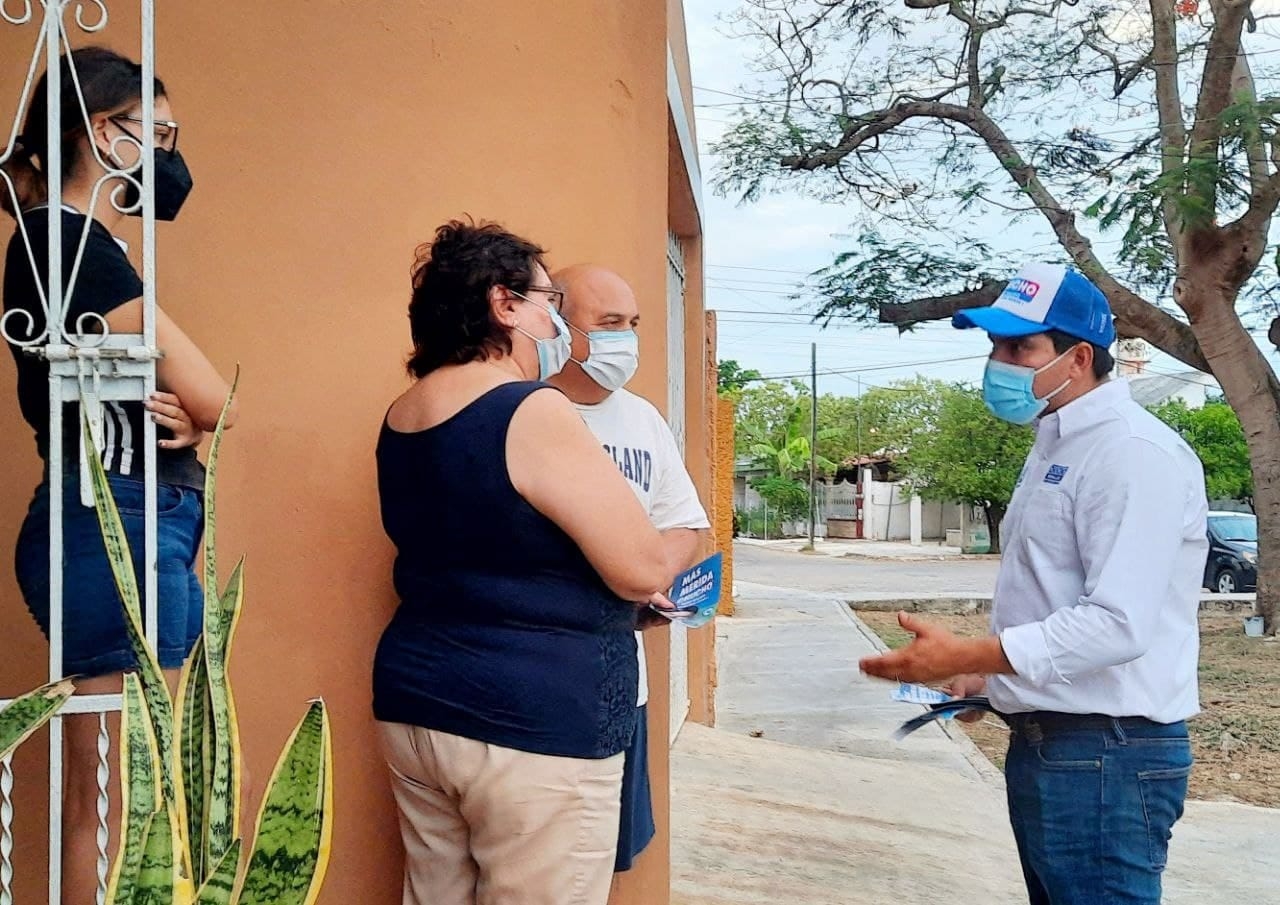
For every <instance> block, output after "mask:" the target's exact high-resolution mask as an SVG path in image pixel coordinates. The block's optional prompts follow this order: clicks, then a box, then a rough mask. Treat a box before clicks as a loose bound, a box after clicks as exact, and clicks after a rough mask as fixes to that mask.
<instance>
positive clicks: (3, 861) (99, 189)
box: [0, 0, 159, 905]
mask: <svg viewBox="0 0 1280 905" xmlns="http://www.w3.org/2000/svg"><path fill="white" fill-rule="evenodd" d="M135 4H136V5H135ZM122 5H125V4H122ZM127 5H128V6H130V7H132V8H133V10H134V12H135V13H137V12H140V13H141V25H142V30H141V46H140V47H139V49H138V53H137V56H138V57H140V58H141V63H142V111H143V113H142V119H143V122H142V141H141V143H139V142H136V141H133V140H132V138H122V139H118V140H117V141H118V142H121V143H123V142H131V143H133V144H135V145H136V146H137V149H138V152H139V155H140V157H141V160H142V170H141V173H140V174H139V173H136V172H135V173H129V172H126V171H124V170H121V169H116V168H115V165H114V164H113V163H112V162H111V161H110V159H103V158H102V157H101V156H99V158H98V162H99V163H101V164H102V166H103V168H104V170H105V171H106V172H105V173H104V175H103V176H102V177H101V178H100V179H99V180H98V181H97V182H96V183H95V185H94V192H93V196H92V197H93V202H94V203H95V204H96V202H97V199H98V198H99V197H100V195H101V194H102V193H103V192H108V193H110V195H109V197H110V198H111V203H112V204H113V205H114V206H115V207H116V209H117V210H119V211H120V212H122V213H130V212H138V211H140V212H141V214H142V237H143V238H142V278H143V285H144V287H145V289H144V293H143V333H142V334H140V335H111V334H110V332H109V330H108V328H107V325H106V323H105V321H104V320H103V319H102V318H101V317H100V316H98V315H92V316H85V317H83V318H80V319H78V321H77V322H76V323H67V322H66V312H67V310H68V300H69V298H70V295H71V292H72V290H73V289H74V281H75V280H77V279H79V278H80V277H79V276H78V274H79V258H80V256H81V255H82V254H83V251H84V242H85V236H86V235H87V229H86V232H85V233H84V234H82V235H81V236H80V240H79V243H78V245H77V246H76V258H77V260H76V261H75V262H74V266H73V267H72V268H71V274H72V276H71V280H69V281H66V283H65V284H64V280H63V270H64V266H65V264H64V261H63V255H62V252H63V235H62V231H63V221H62V217H60V216H50V217H49V218H48V219H49V235H48V242H49V245H48V248H49V252H48V261H47V267H48V269H47V273H48V281H47V284H46V285H45V292H44V296H43V297H42V298H41V305H42V307H43V309H44V323H43V324H41V323H36V322H33V320H32V319H30V318H26V317H15V316H13V315H19V314H21V312H19V311H13V312H10V313H9V314H6V315H5V316H4V318H3V319H0V334H2V335H3V336H4V338H5V340H6V341H7V342H9V343H12V344H13V345H16V346H18V347H20V348H21V349H22V350H23V352H24V354H28V355H34V356H37V357H39V358H42V359H44V360H45V361H47V362H49V485H50V487H49V490H50V500H51V505H50V515H49V529H50V562H49V566H50V575H49V579H50V580H49V586H50V587H49V597H50V599H49V623H50V629H49V634H50V639H49V679H50V681H53V680H57V679H61V678H62V677H63V663H62V628H63V606H62V604H63V587H62V555H63V543H62V541H63V535H62V521H63V518H62V514H63V507H64V506H79V505H83V502H82V501H81V500H79V499H70V500H64V499H63V492H62V491H63V452H64V451H63V421H64V413H63V406H64V404H65V403H71V402H77V401H79V400H80V399H81V398H84V399H86V400H87V401H88V405H87V409H88V412H89V415H90V420H91V421H93V420H94V418H95V416H96V415H97V412H98V408H99V406H100V405H101V404H102V403H104V402H123V401H135V402H141V401H142V400H144V399H146V398H147V397H148V396H149V395H151V393H153V392H154V391H155V387H156V359H157V358H158V357H159V351H158V350H157V348H156V335H155V329H156V318H155V305H156V299H155V285H156V281H155V202H154V192H153V188H152V187H153V186H154V184H155V158H154V143H155V110H154V100H155V98H154V87H155V32H154V23H155V14H154V0H129V2H128V4H127ZM108 18H109V16H108V11H107V3H106V0H39V2H35V0H16V2H12V0H4V2H0V27H9V28H17V29H19V30H22V31H24V32H25V33H27V34H29V35H30V37H31V39H32V45H33V50H32V52H31V56H30V58H29V59H28V60H23V61H12V60H5V61H4V62H5V64H10V65H11V64H12V63H15V62H25V63H26V64H27V75H26V80H25V82H24V84H23V88H22V94H21V96H20V97H19V100H18V104H17V108H16V112H15V114H14V120H13V123H12V125H11V126H10V128H9V131H8V135H7V141H6V142H5V144H4V145H3V146H0V163H4V162H5V161H7V160H9V159H10V158H11V157H12V156H13V154H14V153H15V149H16V145H17V138H18V134H19V130H20V128H21V127H22V122H23V118H24V117H25V115H26V111H27V109H28V108H29V106H30V103H31V99H32V95H33V92H34V88H35V84H36V80H37V77H38V74H39V72H40V70H41V69H42V68H43V69H45V70H46V71H47V73H48V76H47V78H48V89H49V98H50V101H51V102H50V103H48V104H47V107H48V119H47V123H46V129H47V132H46V135H47V149H48V152H47V158H48V159H47V160H43V161H42V164H43V165H44V169H45V170H46V172H47V174H48V177H49V186H48V206H49V209H50V211H52V212H58V211H60V210H61V209H62V184H61V179H60V175H59V174H60V173H61V171H62V160H61V158H62V154H61V149H62V143H61V139H62V136H63V135H64V134H65V133H66V132H67V131H68V130H69V129H71V128H73V126H75V125H78V124H72V123H64V122H62V120H61V106H62V105H61V103H59V102H57V101H58V99H59V98H61V96H62V94H63V93H64V92H68V91H74V92H75V93H76V95H77V96H78V97H79V100H80V109H81V110H82V111H84V109H85V106H84V96H83V93H82V92H81V89H80V81H79V78H78V75H77V73H76V72H75V69H74V66H72V68H71V70H70V74H71V76H72V78H71V84H63V81H64V80H63V78H62V72H61V68H60V62H61V56H62V54H63V53H64V52H69V51H70V49H71V46H72V35H76V36H77V40H76V43H82V42H81V41H80V40H79V36H81V35H86V34H97V33H101V32H104V31H105V30H106V28H107V24H108ZM85 122H86V125H87V117H86V118H85ZM0 138H3V136H0ZM96 153H97V151H96V149H95V154H96ZM139 175H140V176H141V180H139ZM130 184H132V185H133V186H135V187H136V188H137V189H138V192H139V196H140V197H139V200H138V201H137V202H136V203H135V204H134V205H133V206H132V207H127V206H125V205H124V203H123V198H124V196H125V193H124V192H122V191H120V189H121V188H122V187H124V186H126V185H130ZM0 192H5V193H7V194H8V196H9V197H10V198H11V199H12V200H13V201H14V206H15V207H17V195H16V191H15V188H14V186H13V183H12V180H11V179H10V178H9V177H8V175H7V174H4V173H3V171H0ZM19 233H20V234H21V235H22V236H23V237H24V241H26V245H27V257H28V260H29V261H30V263H31V265H32V266H33V267H34V266H35V264H36V262H35V259H34V257H33V254H32V252H31V244H30V240H29V236H28V234H27V232H26V227H25V225H24V221H23V218H22V217H21V216H20V217H19ZM36 282H37V285H39V283H40V280H39V276H38V275H37V279H36ZM76 417H79V415H78V414H77V415H76ZM144 425H145V434H144V444H143V446H144V449H145V453H144V457H143V461H144V469H143V475H144V480H145V487H146V490H145V513H146V516H145V519H146V531H145V542H144V547H145V558H146V559H145V562H146V567H145V569H144V572H143V581H144V588H145V594H146V600H147V602H148V605H147V607H146V618H145V632H146V636H147V639H148V641H149V642H150V643H151V645H152V646H153V647H154V646H155V644H156V606H155V605H154V604H155V600H156V584H157V573H156V461H155V459H156V456H155V452H156V434H155V424H154V423H153V422H152V421H151V419H150V418H147V419H144ZM75 433H76V434H78V433H79V432H78V431H76V432H75ZM72 435H73V436H74V435H75V434H72ZM94 454H96V451H94ZM84 456H85V450H84V448H83V442H82V444H81V450H80V456H79V460H80V462H81V463H82V464H83V463H84V462H85V461H86V460H85V458H84ZM86 483H87V482H86ZM3 703H5V702H0V704H3ZM119 709H120V695H118V694H112V695H76V696H75V697H73V698H72V699H71V700H70V701H69V702H68V703H67V705H66V707H65V708H64V709H63V711H62V713H63V714H64V715H69V714H97V715H98V766H97V782H98V807H97V819H98V834H97V843H98V865H97V870H98V892H97V901H98V903H101V902H102V901H103V898H104V896H105V893H106V881H107V870H108V864H107V848H108V843H109V838H110V832H111V831H112V827H111V826H110V825H109V823H108V819H107V818H108V813H107V808H108V798H107V787H108V783H109V782H110V781H111V771H110V762H111V760H112V759H113V757H112V755H111V752H110V739H109V736H108V733H107V714H108V713H110V712H112V711H118V710H119ZM49 726H50V728H49V776H48V791H49V799H48V800H49V818H50V819H49V868H48V870H49V902H50V905H60V903H61V901H62V890H61V873H62V835H61V827H62V788H63V757H62V753H63V735H64V733H63V723H62V716H57V717H55V718H54V719H53V720H52V721H51V722H50V724H49ZM34 778H35V777H31V778H30V779H31V780H33V779H34ZM17 779H18V780H19V781H30V780H24V778H23V777H17ZM14 781H15V777H14V775H13V767H12V762H11V759H10V760H6V761H5V762H4V763H3V764H0V905H13V888H12V881H13V875H14V868H15V865H14V864H13V861H12V856H13V849H14V840H13V818H14V804H13V788H14ZM77 905H78V903H77Z"/></svg>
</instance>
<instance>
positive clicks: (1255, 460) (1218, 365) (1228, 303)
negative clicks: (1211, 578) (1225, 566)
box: [1179, 280, 1280, 635]
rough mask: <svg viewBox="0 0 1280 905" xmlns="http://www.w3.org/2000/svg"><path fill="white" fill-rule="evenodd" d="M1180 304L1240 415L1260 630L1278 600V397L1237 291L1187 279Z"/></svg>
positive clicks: (1268, 625)
mask: <svg viewBox="0 0 1280 905" xmlns="http://www.w3.org/2000/svg"><path fill="white" fill-rule="evenodd" d="M1183 293H1184V295H1185V296H1189V298H1187V299H1180V300H1179V302H1180V304H1183V303H1184V301H1185V302H1190V305H1189V306H1186V305H1184V307H1189V310H1192V311H1195V312H1196V313H1197V315H1198V316H1197V317H1194V318H1193V329H1194V330H1195V333H1196V337H1197V339H1199V341H1200V344H1201V348H1202V349H1204V353H1205V356H1206V358H1208V360H1209V363H1210V365H1211V366H1212V367H1213V374H1214V376H1215V377H1217V379H1218V383H1219V384H1221V386H1222V392H1223V394H1224V395H1225V396H1226V398H1227V402H1228V403H1230V405H1231V407H1232V408H1233V409H1234V410H1235V412H1236V415H1237V416H1238V417H1239V418H1240V425H1241V427H1243V428H1244V435H1245V439H1246V440H1247V441H1248V444H1249V460H1250V466H1251V468H1252V471H1253V509H1254V512H1255V514H1256V515H1257V518H1258V604H1257V606H1258V610H1257V611H1258V614H1259V615H1261V616H1262V617H1263V620H1264V631H1265V632H1266V634H1268V635H1270V634H1273V633H1274V632H1275V631H1276V629H1277V627H1280V626H1277V622H1276V616H1277V609H1278V607H1277V604H1278V603H1280V403H1278V402H1277V395H1278V390H1280V388H1278V387H1277V383H1276V377H1275V373H1274V372H1273V371H1272V370H1271V366H1270V364H1268V362H1267V360H1266V358H1264V357H1263V355H1262V352H1261V350H1260V349H1258V347H1257V346H1256V345H1255V344H1254V342H1253V339H1252V337H1250V335H1249V334H1248V333H1247V332H1246V331H1245V329H1244V327H1243V326H1242V325H1241V323H1240V319H1239V317H1238V316H1237V315H1236V314H1235V310H1234V309H1235V301H1236V300H1235V296H1234V294H1233V293H1228V292H1226V291H1224V289H1223V287H1222V283H1221V282H1218V281H1212V282H1211V281H1208V280H1205V281H1203V282H1201V281H1199V280H1197V281H1196V282H1195V283H1190V281H1189V282H1188V284H1186V285H1185V286H1184V290H1183Z"/></svg>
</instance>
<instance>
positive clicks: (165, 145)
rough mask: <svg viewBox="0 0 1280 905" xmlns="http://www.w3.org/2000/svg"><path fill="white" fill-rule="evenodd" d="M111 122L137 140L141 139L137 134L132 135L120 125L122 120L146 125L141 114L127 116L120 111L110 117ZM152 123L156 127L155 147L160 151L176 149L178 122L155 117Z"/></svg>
mask: <svg viewBox="0 0 1280 905" xmlns="http://www.w3.org/2000/svg"><path fill="white" fill-rule="evenodd" d="M111 122H113V123H115V124H116V125H117V126H120V128H121V129H123V130H124V131H125V132H127V133H128V134H129V135H131V136H132V137H133V138H136V139H138V141H141V140H142V139H141V138H139V137H138V136H137V135H134V134H133V133H132V132H130V131H129V130H128V129H125V127H124V126H122V125H120V124H121V123H122V122H125V123H137V124H138V125H140V126H144V125H146V123H144V122H143V120H142V117H141V116H128V115H126V114H123V113H121V114H120V115H119V116H113V117H111ZM154 125H155V128H156V147H157V148H159V149H160V150H162V151H170V152H172V151H176V150H178V124H177V123H175V122H169V121H168V120H163V119H157V120H155V121H154Z"/></svg>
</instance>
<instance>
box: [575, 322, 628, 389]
mask: <svg viewBox="0 0 1280 905" xmlns="http://www.w3.org/2000/svg"><path fill="white" fill-rule="evenodd" d="M569 326H570V327H571V328H572V329H574V330H577V331H578V332H579V333H581V334H582V335H583V336H585V337H586V338H587V358H586V360H585V361H578V359H576V358H574V359H571V360H572V361H573V362H574V363H576V364H577V365H578V367H580V368H582V370H583V372H584V373H586V375H587V376H588V377H590V378H591V379H592V380H594V381H595V382H596V383H598V384H599V385H600V386H601V388H603V389H605V390H608V391H609V392H610V393H613V392H615V391H617V390H620V389H622V388H623V387H624V386H626V385H627V381H628V380H630V379H631V378H632V377H634V376H635V373H636V368H638V367H639V366H640V338H639V337H638V336H636V331H634V330H595V331H592V332H591V333H588V332H586V331H585V330H578V328H577V327H574V326H573V324H569Z"/></svg>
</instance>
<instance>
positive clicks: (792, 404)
mask: <svg viewBox="0 0 1280 905" xmlns="http://www.w3.org/2000/svg"><path fill="white" fill-rule="evenodd" d="M811 410H812V403H811V401H810V397H809V396H808V395H805V390H804V387H803V384H800V383H796V382H793V383H792V385H791V386H790V387H787V386H786V385H785V384H781V383H777V382H774V381H769V382H766V383H764V384H761V385H760V386H756V387H749V388H747V389H746V390H744V391H743V392H742V395H741V396H740V397H739V399H738V418H737V424H736V431H735V440H736V444H737V453H738V455H739V456H746V457H748V458H750V459H752V460H753V461H754V462H756V463H757V464H760V465H763V466H765V467H767V468H769V469H772V470H773V471H774V472H775V473H776V474H778V475H781V476H783V477H792V476H794V475H797V474H800V473H804V474H808V471H809V459H810V457H811V454H812V451H813V449H812V440H811V436H810V434H811V430H812V411H811ZM819 417H821V412H819ZM819 424H821V421H819ZM829 436H830V432H829V431H824V430H819V431H818V442H819V446H821V444H822V442H823V440H824V439H827V438H829ZM816 461H817V466H818V470H819V471H821V472H823V473H827V472H830V471H833V470H835V467H836V463H834V462H832V461H830V460H829V459H825V458H823V457H822V455H821V454H819V455H818V456H817V459H816Z"/></svg>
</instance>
